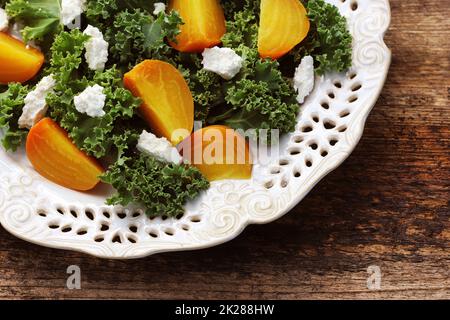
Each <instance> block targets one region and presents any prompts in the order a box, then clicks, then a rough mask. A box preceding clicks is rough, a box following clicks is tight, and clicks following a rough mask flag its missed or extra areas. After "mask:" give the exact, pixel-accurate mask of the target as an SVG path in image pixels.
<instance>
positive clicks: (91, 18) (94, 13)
mask: <svg viewBox="0 0 450 320" xmlns="http://www.w3.org/2000/svg"><path fill="white" fill-rule="evenodd" d="M156 2H161V1H160V0H96V1H88V3H87V8H86V17H87V20H88V22H89V24H92V25H94V24H95V25H97V26H100V25H103V26H106V25H107V24H109V23H108V21H109V20H111V19H113V18H114V17H115V16H116V14H117V13H119V12H121V11H124V10H127V9H128V10H134V9H141V10H143V11H146V13H147V14H149V15H150V14H151V13H152V12H153V10H154V4H155V3H156ZM163 2H164V1H163Z"/></svg>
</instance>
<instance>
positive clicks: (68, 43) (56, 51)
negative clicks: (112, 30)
mask: <svg viewBox="0 0 450 320" xmlns="http://www.w3.org/2000/svg"><path fill="white" fill-rule="evenodd" d="M88 39H89V36H87V35H85V34H83V33H82V32H81V31H80V30H78V29H74V30H72V31H71V32H61V33H60V34H58V36H57V37H55V40H54V42H53V44H52V47H51V48H50V59H49V60H50V67H49V68H48V69H46V70H45V73H46V74H54V76H55V77H56V78H57V80H58V81H57V83H59V84H60V85H64V84H66V83H67V82H69V81H73V80H75V79H78V78H79V75H80V74H82V73H83V67H82V62H83V58H82V54H83V52H84V44H85V43H86V41H87V40H88Z"/></svg>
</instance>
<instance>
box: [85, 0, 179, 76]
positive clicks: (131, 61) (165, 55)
mask: <svg viewBox="0 0 450 320" xmlns="http://www.w3.org/2000/svg"><path fill="white" fill-rule="evenodd" d="M114 3H115V2H114ZM95 6H96V5H92V7H94V8H95ZM93 11H94V9H93V8H91V9H90V11H89V9H88V13H87V14H88V17H89V15H93V13H92V12H93ZM112 11H114V10H112ZM96 14H97V15H98V14H100V15H101V16H102V17H103V16H109V15H110V14H111V11H108V10H106V11H104V12H103V11H101V12H100V13H96ZM94 17H96V15H94ZM91 19H93V18H91ZM110 19H111V20H112V24H111V23H109V24H105V25H103V24H102V23H99V22H98V21H93V22H92V24H93V25H95V26H97V27H100V28H101V29H103V31H104V33H105V40H106V41H107V42H108V43H109V45H110V63H115V64H118V65H121V66H124V67H126V68H128V67H133V66H134V65H135V64H136V63H138V62H140V61H141V60H143V59H145V58H153V59H160V60H165V61H170V62H172V61H171V60H170V56H171V55H173V54H175V53H176V51H175V50H173V49H172V47H170V46H169V45H168V44H167V42H166V40H171V41H173V40H175V38H176V36H177V35H178V34H179V32H180V28H179V26H180V25H181V24H182V20H181V18H180V16H179V15H178V13H177V12H174V11H173V12H171V13H169V14H165V13H160V14H159V15H158V16H157V17H154V16H153V15H152V14H150V13H149V12H148V11H146V10H143V9H140V8H135V9H130V10H129V9H125V10H122V11H119V12H117V13H115V14H114V15H112V16H111V17H110Z"/></svg>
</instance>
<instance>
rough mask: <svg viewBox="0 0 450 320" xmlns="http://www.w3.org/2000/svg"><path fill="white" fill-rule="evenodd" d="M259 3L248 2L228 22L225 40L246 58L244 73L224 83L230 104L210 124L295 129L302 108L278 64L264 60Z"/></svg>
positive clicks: (224, 41)
mask: <svg viewBox="0 0 450 320" xmlns="http://www.w3.org/2000/svg"><path fill="white" fill-rule="evenodd" d="M258 13H259V2H258V1H250V0H247V1H246V2H245V3H244V4H243V9H242V10H241V11H238V12H236V13H235V14H234V19H231V20H229V21H228V22H227V33H226V34H225V36H224V37H223V38H222V41H223V45H224V46H225V47H230V48H233V49H234V50H235V51H236V52H237V53H238V54H239V55H240V56H241V57H242V58H243V59H244V64H243V67H242V69H241V72H240V73H239V74H238V75H237V76H236V77H235V78H234V79H233V80H232V81H229V82H225V83H224V84H223V90H224V92H225V95H224V99H225V102H226V104H225V105H222V106H221V107H219V108H215V109H214V110H212V112H211V113H210V114H211V115H210V117H209V118H208V123H210V124H214V123H224V124H226V125H228V126H230V127H232V128H235V129H256V130H260V129H279V130H280V132H281V133H286V132H291V131H293V130H294V128H295V124H296V119H297V114H298V111H299V105H298V103H297V102H296V101H295V90H294V89H293V87H292V85H291V83H290V81H289V79H288V78H286V77H284V76H283V74H282V73H281V71H280V64H279V62H277V61H272V60H268V59H266V60H263V59H260V57H259V53H258V49H257V39H258V20H259V18H258Z"/></svg>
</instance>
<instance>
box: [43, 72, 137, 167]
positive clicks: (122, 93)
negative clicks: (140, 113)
mask: <svg viewBox="0 0 450 320" xmlns="http://www.w3.org/2000/svg"><path fill="white" fill-rule="evenodd" d="M94 84H98V85H100V86H102V87H103V88H104V90H103V93H104V94H105V95H106V102H105V107H104V108H103V110H104V111H105V113H106V114H105V115H104V116H103V117H99V118H91V117H89V116H87V115H86V114H81V113H79V112H78V111H77V110H76V108H75V105H74V102H73V99H74V96H75V95H77V94H79V93H80V92H81V91H83V90H84V89H85V88H86V87H87V86H92V85H94ZM47 103H48V105H49V107H50V115H51V117H52V118H53V119H55V120H56V121H57V122H58V123H60V125H61V127H63V128H64V129H66V130H67V131H68V132H69V136H70V138H72V140H73V141H74V143H75V144H76V145H77V146H78V147H79V148H80V149H81V150H83V151H85V152H87V153H88V154H89V155H92V156H94V157H96V158H102V157H105V156H107V155H109V154H110V153H111V150H112V148H113V147H120V148H122V146H121V145H119V146H118V145H117V144H116V141H120V140H117V139H118V138H117V136H121V135H122V134H123V132H125V131H127V130H131V132H130V134H131V133H134V134H135V136H137V135H138V131H137V130H136V129H132V128H131V126H130V125H129V124H128V121H130V120H131V119H133V118H134V114H135V113H134V112H135V110H136V109H137V108H138V107H139V105H140V101H139V99H136V98H135V97H133V95H132V94H131V92H129V91H128V90H126V89H125V88H123V87H122V86H121V73H120V72H119V71H118V70H117V69H115V68H111V69H108V70H106V71H104V72H97V73H95V75H94V76H93V77H92V79H90V80H88V79H86V78H83V79H81V80H77V81H73V82H68V83H66V84H65V85H63V86H61V87H59V86H57V88H55V92H54V93H53V94H50V95H49V96H48V97H47Z"/></svg>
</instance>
